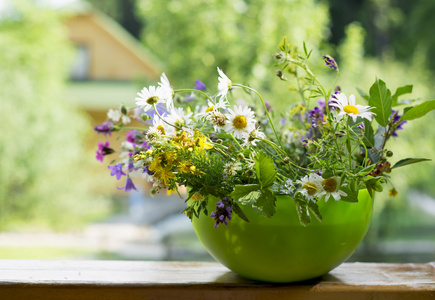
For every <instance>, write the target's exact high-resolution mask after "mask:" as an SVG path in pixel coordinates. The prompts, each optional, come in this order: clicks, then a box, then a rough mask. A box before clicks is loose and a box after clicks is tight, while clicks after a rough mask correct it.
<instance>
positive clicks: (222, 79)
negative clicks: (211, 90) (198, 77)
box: [217, 67, 232, 98]
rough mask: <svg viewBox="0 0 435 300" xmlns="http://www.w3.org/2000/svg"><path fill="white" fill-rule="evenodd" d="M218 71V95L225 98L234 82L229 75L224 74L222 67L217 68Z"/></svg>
mask: <svg viewBox="0 0 435 300" xmlns="http://www.w3.org/2000/svg"><path fill="white" fill-rule="evenodd" d="M217 70H218V73H219V83H218V91H219V93H218V97H223V98H225V97H226V96H227V93H228V91H229V90H230V89H231V87H232V82H231V80H230V79H229V78H228V77H227V75H225V74H224V72H222V70H221V69H219V67H218V68H217Z"/></svg>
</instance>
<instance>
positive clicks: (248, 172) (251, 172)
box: [245, 170, 254, 177]
mask: <svg viewBox="0 0 435 300" xmlns="http://www.w3.org/2000/svg"><path fill="white" fill-rule="evenodd" d="M245 175H246V176H248V177H251V176H254V171H252V170H247V171H246V172H245Z"/></svg>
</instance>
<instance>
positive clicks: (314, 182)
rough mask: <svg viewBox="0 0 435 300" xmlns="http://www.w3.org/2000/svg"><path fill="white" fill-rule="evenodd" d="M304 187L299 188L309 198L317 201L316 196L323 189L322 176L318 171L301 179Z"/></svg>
mask: <svg viewBox="0 0 435 300" xmlns="http://www.w3.org/2000/svg"><path fill="white" fill-rule="evenodd" d="M299 183H300V184H302V188H301V189H300V190H299V192H301V193H302V194H303V195H304V197H305V198H306V199H308V200H311V201H315V198H316V197H317V196H318V195H319V193H320V192H322V191H323V187H322V177H321V176H319V175H317V174H316V173H310V174H309V175H306V176H305V177H304V178H302V179H301V180H300V181H299Z"/></svg>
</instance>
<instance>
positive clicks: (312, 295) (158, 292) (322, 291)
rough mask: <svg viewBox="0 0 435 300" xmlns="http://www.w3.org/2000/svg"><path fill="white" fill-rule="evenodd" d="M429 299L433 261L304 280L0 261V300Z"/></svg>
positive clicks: (134, 264) (215, 270) (206, 268)
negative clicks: (271, 281) (286, 281)
mask: <svg viewBox="0 0 435 300" xmlns="http://www.w3.org/2000/svg"><path fill="white" fill-rule="evenodd" d="M241 297H243V298H252V299H266V298H267V299H289V297H291V299H308V300H311V299H313V300H314V299H321V300H329V299H334V300H336V299H352V300H359V299H393V300H394V299H416V300H419V299H424V300H426V299H428V300H429V299H431V300H434V299H435V263H427V264H374V263H345V264H343V265H341V266H340V267H338V268H336V269H335V270H333V271H332V272H330V273H329V274H327V275H325V276H323V277H321V278H318V279H315V280H311V281H307V282H302V283H293V284H279V285H274V284H268V283H260V282H255V281H251V280H247V279H244V278H242V277H240V276H238V275H236V274H234V273H233V272H231V271H229V270H228V269H227V268H225V267H224V266H222V265H220V264H218V263H205V262H204V263H203V262H143V261H36V260H0V299H35V300H39V299H65V300H69V299H82V300H87V299H108V300H111V299H122V300H128V299H240V298H241Z"/></svg>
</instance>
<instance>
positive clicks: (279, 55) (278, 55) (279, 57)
mask: <svg viewBox="0 0 435 300" xmlns="http://www.w3.org/2000/svg"><path fill="white" fill-rule="evenodd" d="M273 57H275V59H281V58H282V54H281V53H275V54H274V55H273Z"/></svg>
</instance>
